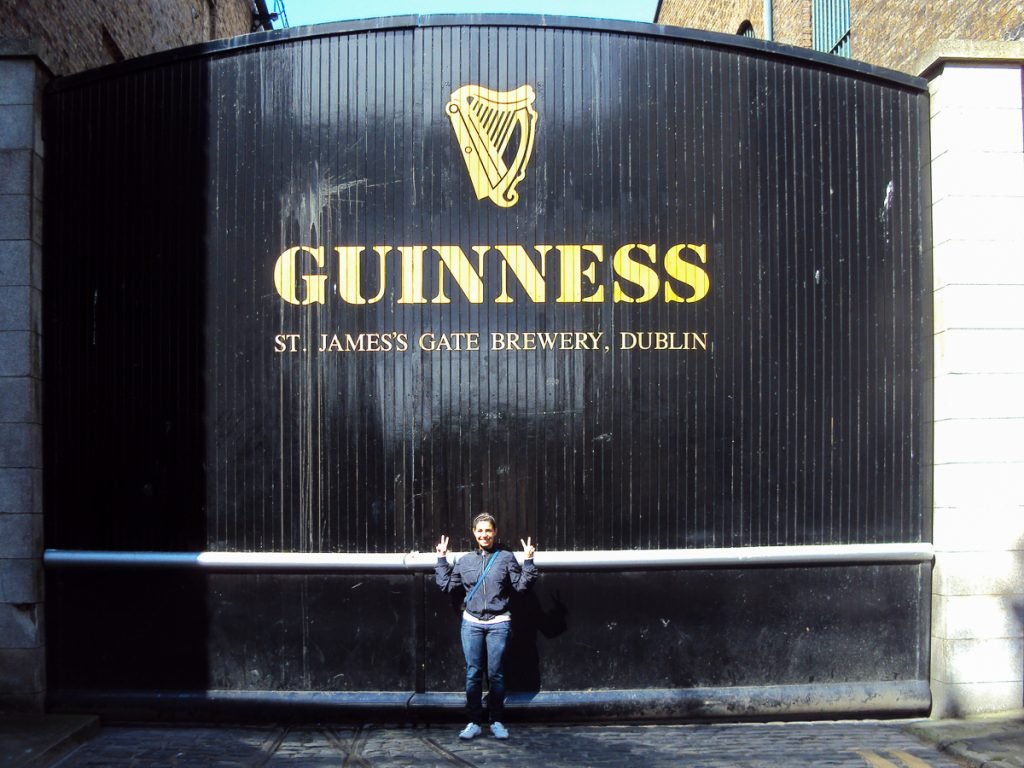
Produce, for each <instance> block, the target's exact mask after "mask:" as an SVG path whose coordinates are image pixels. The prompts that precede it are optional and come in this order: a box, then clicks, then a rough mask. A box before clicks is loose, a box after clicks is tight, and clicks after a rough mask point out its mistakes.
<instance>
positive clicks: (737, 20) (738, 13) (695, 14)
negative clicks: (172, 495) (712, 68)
mask: <svg viewBox="0 0 1024 768" xmlns="http://www.w3.org/2000/svg"><path fill="white" fill-rule="evenodd" d="M656 21H657V22H658V23H659V24H671V25H673V26H676V27H691V28H693V29H709V30H712V31H714V32H725V33H726V34H735V33H736V32H737V31H739V28H740V24H742V23H743V22H744V21H749V22H750V23H751V25H752V26H753V27H754V33H755V34H756V35H757V37H759V38H762V39H763V38H764V10H763V7H762V2H761V0H732V2H721V0H693V1H692V2H686V0H663V2H662V5H661V12H660V13H659V14H658V18H657V20H656Z"/></svg>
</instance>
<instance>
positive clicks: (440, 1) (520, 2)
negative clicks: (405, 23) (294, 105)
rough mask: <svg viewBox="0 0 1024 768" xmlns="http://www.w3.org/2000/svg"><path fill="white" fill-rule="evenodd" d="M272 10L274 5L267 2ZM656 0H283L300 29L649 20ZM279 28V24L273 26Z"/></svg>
mask: <svg viewBox="0 0 1024 768" xmlns="http://www.w3.org/2000/svg"><path fill="white" fill-rule="evenodd" d="M267 5H268V6H270V7H271V8H273V6H274V3H273V2H268V3H267ZM657 5H658V2H657V0H373V1H371V2H364V3H358V2H352V1H351V0H347V1H346V0H284V8H285V13H287V15H288V24H289V26H292V27H301V26H303V25H306V24H321V23H323V22H327V21H339V20H342V19H362V18H367V17H371V16H403V15H405V14H415V13H421V14H431V13H546V14H548V15H550V16H590V17H595V18H605V19H628V20H632V21H653V20H654V9H655V8H656V7H657ZM274 26H275V27H278V28H279V27H280V24H279V23H275V24H274Z"/></svg>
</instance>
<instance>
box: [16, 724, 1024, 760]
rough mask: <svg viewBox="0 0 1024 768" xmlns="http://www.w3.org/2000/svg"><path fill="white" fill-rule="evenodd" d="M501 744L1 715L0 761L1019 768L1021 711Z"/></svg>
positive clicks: (566, 728) (376, 733) (336, 729)
mask: <svg viewBox="0 0 1024 768" xmlns="http://www.w3.org/2000/svg"><path fill="white" fill-rule="evenodd" d="M510 725H511V728H512V738H511V739H510V740H509V741H507V742H500V741H497V740H495V739H494V738H492V737H491V736H490V735H489V734H488V735H487V736H482V737H480V738H478V739H476V740H474V741H471V742H462V741H460V740H459V739H458V730H459V727H458V726H453V725H433V726H424V725H420V726H406V727H399V726H394V727H391V726H384V725H363V726H354V725H349V726H343V725H331V726H250V727H245V726H181V725H153V724H149V725H138V726H123V725H120V726H115V725H105V726H104V725H101V724H100V721H99V720H98V719H97V718H95V717H93V716H78V715H47V716H45V717H34V718H33V717H22V718H18V717H12V716H4V717H0V768H87V767H88V768H98V767H99V766H102V768H126V767H127V766H131V767H132V768H157V767H159V768H171V767H173V768H188V767H189V766H196V767H197V768H206V767H207V766H213V767H214V768H232V767H233V766H253V767H255V766H289V768H291V767H292V766H295V767H296V768H303V767H304V766H309V767H311V768H314V767H319V766H380V767H384V766H389V767H391V766H417V768H419V766H424V767H425V768H429V767H430V766H463V767H464V768H465V767H466V766H481V767H483V766H486V767H487V768H492V767H493V768H503V767H504V766H515V768H562V767H563V766H564V767H565V768H573V767H575V766H593V767H594V768H603V767H604V766H616V768H618V767H619V766H625V767H626V768H663V767H667V766H671V767H672V768H687V767H694V768H721V767H722V766H728V767H729V768H755V767H757V768H760V767H761V766H764V767H766V768H801V767H802V766H808V767H810V766H813V767H814V768H828V767H829V766H850V767H851V768H854V767H856V768H863V767H864V766H868V768H955V767H956V766H971V767H972V768H1024V711H1014V712H1005V713H1000V714H996V715H989V716H980V717H972V718H961V719H957V720H902V721H843V722H820V723H785V724H782V723H775V724H760V725H753V724H747V725H730V724H714V725H582V726H571V725H556V726H539V725H518V724H510Z"/></svg>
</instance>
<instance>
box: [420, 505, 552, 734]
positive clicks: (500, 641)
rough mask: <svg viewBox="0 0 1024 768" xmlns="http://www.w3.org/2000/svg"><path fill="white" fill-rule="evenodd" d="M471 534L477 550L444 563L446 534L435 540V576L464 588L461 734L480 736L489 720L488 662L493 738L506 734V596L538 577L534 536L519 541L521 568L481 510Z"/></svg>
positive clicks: (491, 519)
mask: <svg viewBox="0 0 1024 768" xmlns="http://www.w3.org/2000/svg"><path fill="white" fill-rule="evenodd" d="M472 531H473V538H474V539H476V543H477V546H478V547H479V551H477V552H471V553H469V554H467V555H465V556H464V557H461V558H459V560H458V561H457V562H456V563H455V565H451V564H449V562H448V558H447V555H448V537H447V536H441V542H440V543H439V544H438V545H437V565H436V566H435V567H434V576H435V579H436V580H437V586H439V587H440V588H441V589H442V590H443V591H445V592H451V591H452V590H453V589H455V588H457V587H463V588H465V590H466V600H465V602H464V603H463V612H462V652H463V654H464V655H465V657H466V708H467V710H468V711H469V724H468V725H467V726H466V727H465V728H463V729H462V732H461V733H460V734H459V738H460V739H472V738H474V737H475V736H479V735H480V732H481V730H482V729H481V724H482V723H485V722H487V720H486V719H485V713H484V708H483V669H484V659H485V657H486V664H487V685H488V689H489V693H488V696H487V707H488V710H489V713H488V714H489V715H490V723H491V733H492V734H494V736H495V738H498V739H507V738H508V730H507V729H506V728H505V726H504V725H503V724H502V722H501V721H502V717H503V716H504V712H505V671H504V667H503V664H502V661H503V658H502V657H503V656H504V655H505V645H506V643H507V642H508V636H509V631H510V629H511V627H512V624H511V621H512V615H511V614H510V613H509V610H508V604H509V598H510V597H511V595H512V590H513V589H514V590H516V591H517V592H525V591H526V590H527V589H529V588H530V585H531V584H533V582H534V581H535V580H536V578H537V568H536V566H534V564H533V555H534V553H535V552H536V548H535V547H534V546H533V543H532V537H528V538H527V539H526V541H523V540H522V539H520V542H521V543H522V545H523V560H524V562H523V565H522V567H520V565H519V562H518V561H517V560H516V556H515V555H514V554H512V552H511V550H509V549H506V548H505V547H503V546H501V545H500V544H499V543H498V523H497V521H496V520H495V519H494V517H493V516H491V515H489V514H487V513H484V514H482V515H477V516H476V517H475V518H473V528H472Z"/></svg>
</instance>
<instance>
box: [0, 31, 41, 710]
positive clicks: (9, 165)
mask: <svg viewBox="0 0 1024 768" xmlns="http://www.w3.org/2000/svg"><path fill="white" fill-rule="evenodd" d="M47 78H48V74H47V72H46V70H45V69H44V67H43V66H42V65H41V64H40V63H39V61H38V59H37V58H35V57H34V56H33V55H32V53H31V51H30V50H29V47H28V46H25V45H16V46H13V47H11V46H8V47H7V48H6V49H5V48H2V47H0V435H2V437H0V710H8V711H10V710H16V711H41V710H42V708H43V703H44V700H45V692H46V680H45V669H46V662H45V632H44V611H43V573H42V554H43V504H42V485H43V478H42V473H43V451H42V439H43V437H42V404H41V402H40V400H41V396H40V390H41V383H42V354H41V348H42V274H41V273H42V203H43V187H42V183H43V173H42V171H43V143H42V126H41V117H42V115H41V104H42V99H41V91H42V87H43V85H44V83H45V82H46V80H47Z"/></svg>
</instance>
